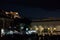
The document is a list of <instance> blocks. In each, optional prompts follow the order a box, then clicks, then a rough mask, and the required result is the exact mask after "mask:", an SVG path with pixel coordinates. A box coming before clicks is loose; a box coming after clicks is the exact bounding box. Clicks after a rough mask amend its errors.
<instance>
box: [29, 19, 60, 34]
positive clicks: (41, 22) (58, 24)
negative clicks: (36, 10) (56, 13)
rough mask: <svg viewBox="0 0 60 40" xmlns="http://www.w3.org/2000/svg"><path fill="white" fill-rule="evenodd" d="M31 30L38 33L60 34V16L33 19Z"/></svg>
mask: <svg viewBox="0 0 60 40" xmlns="http://www.w3.org/2000/svg"><path fill="white" fill-rule="evenodd" d="M30 30H36V31H37V32H38V34H42V33H46V34H47V33H51V34H52V33H55V34H59V35H60V18H46V19H32V23H31V27H30Z"/></svg>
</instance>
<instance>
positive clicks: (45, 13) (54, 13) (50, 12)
mask: <svg viewBox="0 0 60 40" xmlns="http://www.w3.org/2000/svg"><path fill="white" fill-rule="evenodd" d="M6 2H7V0H6V1H5V4H4V3H3V2H2V4H1V5H0V9H4V10H6V11H18V12H19V13H20V14H21V16H25V17H28V18H43V17H60V9H57V8H56V6H55V5H54V6H53V5H50V6H51V7H50V6H48V5H46V6H45V4H46V3H45V4H44V5H43V6H42V4H41V5H39V4H38V1H37V4H38V5H37V4H36V5H35V4H34V3H33V5H32V3H31V5H30V4H28V3H25V5H24V3H23V2H24V0H21V4H19V2H18V1H17V2H16V1H14V0H13V1H12V0H11V1H10V3H9V1H8V2H7V3H6ZM11 2H12V3H11ZM35 2H36V1H35ZM27 4H28V5H27Z"/></svg>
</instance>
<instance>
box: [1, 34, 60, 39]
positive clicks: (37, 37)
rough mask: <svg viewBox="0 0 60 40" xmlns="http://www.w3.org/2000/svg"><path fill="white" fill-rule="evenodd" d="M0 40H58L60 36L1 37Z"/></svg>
mask: <svg viewBox="0 0 60 40" xmlns="http://www.w3.org/2000/svg"><path fill="white" fill-rule="evenodd" d="M1 40H60V35H51V36H49V35H45V36H41V35H40V36H38V35H36V34H35V35H34V34H31V35H18V34H14V35H5V36H3V37H1Z"/></svg>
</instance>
